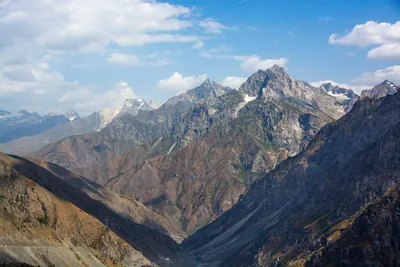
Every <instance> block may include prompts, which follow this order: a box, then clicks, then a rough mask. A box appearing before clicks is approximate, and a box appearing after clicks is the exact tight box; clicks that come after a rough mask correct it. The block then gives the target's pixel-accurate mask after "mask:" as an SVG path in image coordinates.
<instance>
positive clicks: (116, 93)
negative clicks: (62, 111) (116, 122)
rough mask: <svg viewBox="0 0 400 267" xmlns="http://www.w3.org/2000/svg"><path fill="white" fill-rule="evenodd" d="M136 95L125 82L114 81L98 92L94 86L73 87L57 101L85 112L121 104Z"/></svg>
mask: <svg viewBox="0 0 400 267" xmlns="http://www.w3.org/2000/svg"><path fill="white" fill-rule="evenodd" d="M135 97H136V95H135V93H134V92H133V89H132V87H130V86H129V85H128V84H127V83H126V82H123V81H122V82H119V83H116V84H115V85H114V86H113V87H112V88H110V89H109V90H107V91H105V92H98V90H97V89H96V88H95V87H85V88H75V89H73V90H70V91H68V92H66V93H64V94H63V95H62V96H61V97H60V98H59V99H58V102H59V103H61V104H65V103H68V105H69V106H70V107H72V108H74V109H76V110H83V111H86V112H91V111H96V110H100V109H103V108H112V107H116V106H118V105H121V104H122V103H123V102H124V101H125V100H126V99H127V98H135Z"/></svg>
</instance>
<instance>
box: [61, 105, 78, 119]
mask: <svg viewBox="0 0 400 267" xmlns="http://www.w3.org/2000/svg"><path fill="white" fill-rule="evenodd" d="M63 115H64V117H65V118H67V119H68V120H70V121H73V120H76V119H79V118H80V117H81V116H80V115H79V114H78V113H77V112H76V111H75V110H73V109H72V108H70V109H68V111H67V112H65V113H64V114H63Z"/></svg>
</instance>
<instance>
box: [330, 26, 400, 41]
mask: <svg viewBox="0 0 400 267" xmlns="http://www.w3.org/2000/svg"><path fill="white" fill-rule="evenodd" d="M396 42H400V21H398V22H396V23H395V24H390V23H387V22H382V23H377V22H375V21H368V22H366V23H364V24H359V25H356V26H355V27H354V28H353V29H352V30H351V31H350V32H349V33H348V34H346V35H344V36H340V35H338V34H335V33H334V34H332V35H331V36H329V43H331V44H346V45H358V46H367V45H371V44H386V43H396Z"/></svg>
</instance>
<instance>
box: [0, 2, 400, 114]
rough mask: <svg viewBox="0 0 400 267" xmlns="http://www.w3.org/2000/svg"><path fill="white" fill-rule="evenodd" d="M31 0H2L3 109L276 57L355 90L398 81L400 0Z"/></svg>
mask: <svg viewBox="0 0 400 267" xmlns="http://www.w3.org/2000/svg"><path fill="white" fill-rule="evenodd" d="M26 3H27V2H26V1H25V0H13V1H9V0H3V1H1V0H0V32H1V33H2V36H3V37H0V108H2V109H6V110H11V111H16V110H18V109H21V108H24V109H28V110H35V111H39V112H41V113H45V112H47V111H50V110H60V111H61V110H65V109H67V108H68V107H71V108H73V109H75V110H77V111H78V112H81V113H83V114H88V113H90V112H92V111H95V110H97V109H100V108H105V107H113V106H115V105H119V104H122V102H123V100H124V99H125V98H127V97H143V98H144V99H146V100H150V99H152V100H155V101H156V102H157V103H160V104H161V103H162V102H163V101H165V100H166V99H167V98H168V97H171V96H173V95H176V94H177V93H179V92H181V91H184V90H187V89H190V88H192V87H194V86H196V85H198V84H199V83H201V82H202V81H203V80H204V79H205V78H210V79H212V80H215V81H217V82H222V83H224V84H226V85H230V86H235V87H238V86H239V85H240V83H241V82H243V80H244V79H245V78H247V77H248V76H249V75H251V74H252V73H253V72H255V71H257V70H258V69H259V68H262V69H263V68H268V67H270V66H271V65H273V64H280V65H283V66H285V67H286V69H287V71H288V72H289V73H290V74H291V75H292V76H293V77H295V78H296V79H301V80H305V81H308V82H314V83H315V84H318V82H320V81H324V80H332V81H334V82H336V83H339V84H341V85H343V86H348V87H352V88H354V90H356V91H360V90H361V89H362V88H367V87H370V86H372V85H374V84H376V83H379V82H380V81H383V80H384V79H389V80H392V81H393V82H395V83H400V64H399V62H400V22H398V21H399V18H400V1H395V0H386V1H383V0H382V1H377V0H375V1H370V0H362V1H359V0H352V1H349V0H347V1H344V0H335V1H328V0H326V1H312V0H309V1H301V0H264V1H261V0H230V1H228V0H218V1H216V0H214V1H211V0H202V1H201V0H196V1H188V0H171V1H168V2H167V1H157V2H156V1H150V2H149V1H145V0H102V1H94V0H87V1H84V3H85V5H83V4H82V3H83V2H82V1H80V0H69V1H60V0H51V1H44V0H37V1H31V2H29V4H26ZM397 22H398V23H397ZM356 25H359V26H357V27H356ZM333 34H336V35H333Z"/></svg>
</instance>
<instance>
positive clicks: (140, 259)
mask: <svg viewBox="0 0 400 267" xmlns="http://www.w3.org/2000/svg"><path fill="white" fill-rule="evenodd" d="M1 162H2V165H3V166H4V168H3V169H4V171H3V176H2V180H1V182H2V183H3V184H2V186H1V187H0V188H1V189H0V190H1V195H2V200H1V203H0V204H1V205H3V206H4V207H3V208H2V210H1V212H2V216H1V219H2V220H3V222H4V223H2V224H1V226H2V228H1V229H2V231H3V234H2V237H4V238H3V239H2V242H3V251H4V252H3V253H2V254H1V255H3V256H2V257H3V260H2V261H6V262H7V261H11V262H13V261H16V260H15V258H16V259H20V260H21V259H22V260H23V261H24V262H26V263H29V264H33V265H34V264H36V262H39V263H38V264H39V265H43V266H50V265H51V263H52V262H54V263H53V264H55V265H56V266H59V265H61V266H62V264H64V263H63V262H65V263H70V262H71V263H72V262H74V261H73V259H72V258H71V257H72V256H73V255H75V254H76V253H77V254H76V255H77V256H76V257H75V256H74V257H75V258H77V259H78V260H79V259H83V261H84V262H85V261H87V262H86V263H85V264H87V265H85V264H83V263H82V264H80V265H78V264H76V265H74V266H103V265H104V264H106V265H110V263H111V264H116V265H123V266H136V265H137V266H142V265H144V266H146V265H150V263H151V262H153V263H156V264H158V265H159V266H192V265H193V264H194V261H193V259H192V258H191V257H190V256H189V255H188V254H186V253H185V252H184V251H183V250H181V249H180V248H179V246H178V245H177V244H176V243H175V242H174V241H173V240H172V239H171V238H170V237H168V236H167V235H164V234H161V233H159V232H158V231H156V230H153V229H151V228H149V227H147V226H144V225H141V224H138V223H136V222H135V220H134V219H133V218H132V216H134V215H133V213H132V212H131V213H127V211H126V210H127V207H129V206H125V207H121V208H120V213H119V212H118V211H114V210H112V209H111V208H110V207H109V206H107V205H105V204H104V203H103V202H106V201H104V198H107V195H106V196H97V197H94V196H93V195H94V194H102V193H107V190H105V191H104V190H103V191H101V190H97V191H96V190H93V188H92V189H91V188H90V187H89V188H86V189H85V188H83V187H82V188H80V190H78V187H79V186H78V185H79V184H80V185H82V183H81V182H79V183H78V182H77V181H76V180H75V181H74V180H72V181H69V183H66V182H64V181H63V180H62V179H60V178H58V177H57V176H55V175H54V173H57V172H58V173H61V174H63V177H64V178H63V179H65V180H68V179H69V178H68V176H69V177H70V179H76V178H71V175H68V171H66V170H65V171H62V169H60V168H59V167H58V169H57V168H54V167H52V168H51V169H52V171H53V172H50V171H48V170H46V169H44V168H42V167H40V166H39V165H37V164H34V163H32V162H30V161H28V160H26V159H22V158H18V157H10V156H7V155H4V154H1ZM47 167H48V166H47ZM70 184H74V186H72V185H70ZM92 186H93V185H92ZM91 191H92V192H91ZM97 199H99V200H100V201H99V200H97ZM124 209H125V210H124ZM141 209H145V210H146V208H145V207H143V206H142V207H139V208H138V209H137V211H140V210H141ZM124 212H125V214H123V213H124ZM149 212H150V211H149ZM150 214H151V212H150ZM127 215H130V217H129V216H127ZM140 215H141V216H143V218H137V220H141V219H146V218H145V216H144V215H143V214H140ZM135 219H136V218H135ZM153 221H154V222H156V221H157V219H153ZM147 223H148V224H151V222H150V221H149V222H147ZM153 227H154V228H157V226H156V225H154V226H153ZM72 246H75V247H77V252H76V253H75V254H74V253H73V251H74V250H73V247H72ZM70 247H72V249H71V248H70ZM70 250H71V251H72V252H70ZM93 250H94V252H93ZM32 251H33V252H32ZM32 253H33V254H32ZM85 253H86V254H85ZM96 253H97V254H96ZM13 255H14V256H13ZM15 255H16V256H15ZM42 255H44V256H42ZM71 255H72V256H71ZM89 259H92V261H89ZM40 260H41V261H40ZM109 262H110V263H109Z"/></svg>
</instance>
